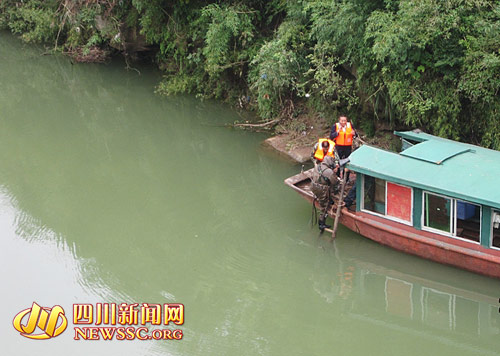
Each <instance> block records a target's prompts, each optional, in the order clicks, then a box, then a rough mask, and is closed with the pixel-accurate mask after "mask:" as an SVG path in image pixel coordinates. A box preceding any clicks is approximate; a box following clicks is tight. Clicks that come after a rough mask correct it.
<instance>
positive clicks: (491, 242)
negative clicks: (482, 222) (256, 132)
mask: <svg viewBox="0 0 500 356" xmlns="http://www.w3.org/2000/svg"><path fill="white" fill-rule="evenodd" d="M495 213H497V214H500V210H496V209H494V208H492V209H491V221H490V246H489V247H490V248H492V249H495V250H500V247H496V246H493V218H494V217H495Z"/></svg>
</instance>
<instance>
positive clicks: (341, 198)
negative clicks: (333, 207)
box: [330, 169, 347, 241]
mask: <svg viewBox="0 0 500 356" xmlns="http://www.w3.org/2000/svg"><path fill="white" fill-rule="evenodd" d="M346 180H347V172H346V170H345V169H344V175H343V176H342V183H341V186H340V194H339V200H338V201H337V212H336V213H335V221H334V223H333V229H332V239H331V240H330V241H333V240H334V239H335V236H336V235H337V227H338V225H339V218H340V211H341V209H342V203H343V202H344V189H345V183H346Z"/></svg>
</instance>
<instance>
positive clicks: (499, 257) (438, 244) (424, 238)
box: [285, 171, 500, 278]
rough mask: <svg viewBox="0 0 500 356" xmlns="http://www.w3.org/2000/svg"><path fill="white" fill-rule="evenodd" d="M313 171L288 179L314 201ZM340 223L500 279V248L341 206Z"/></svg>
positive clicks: (409, 250) (375, 238) (389, 243)
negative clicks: (485, 246)
mask: <svg viewBox="0 0 500 356" xmlns="http://www.w3.org/2000/svg"><path fill="white" fill-rule="evenodd" d="M310 177H311V172H310V171H306V172H302V173H300V174H297V175H295V176H293V177H290V178H288V179H286V180H285V184H287V185H288V186H290V187H291V188H292V189H294V190H295V191H296V192H298V193H299V194H300V195H301V196H302V197H304V198H305V199H306V200H308V201H309V202H312V201H313V199H314V195H313V194H312V193H311V191H310V190H309V189H308V188H309V187H308V183H309V184H310ZM339 221H340V223H341V224H342V225H344V226H345V227H347V228H349V229H350V230H352V231H354V232H356V233H358V234H360V235H361V236H364V237H366V238H369V239H371V240H373V241H375V242H378V243H380V244H382V245H386V246H389V247H391V248H393V249H396V250H399V251H403V252H406V253H409V254H412V255H415V256H419V257H423V258H425V259H428V260H432V261H435V262H438V263H443V264H447V265H451V266H455V267H458V268H461V269H465V270H469V271H471V272H474V273H478V274H482V275H486V276H489V277H494V278H500V251H499V250H495V249H488V248H484V247H483V246H481V245H479V244H476V243H473V242H468V241H464V240H461V239H457V238H451V237H448V236H443V235H439V234H435V233H431V232H427V231H422V230H417V229H415V228H413V227H412V226H408V225H405V224H401V223H398V222H396V221H392V220H388V219H385V218H382V217H379V216H375V215H372V214H369V213H365V212H361V211H358V212H351V211H349V210H348V209H346V208H342V214H341V216H340V220H339Z"/></svg>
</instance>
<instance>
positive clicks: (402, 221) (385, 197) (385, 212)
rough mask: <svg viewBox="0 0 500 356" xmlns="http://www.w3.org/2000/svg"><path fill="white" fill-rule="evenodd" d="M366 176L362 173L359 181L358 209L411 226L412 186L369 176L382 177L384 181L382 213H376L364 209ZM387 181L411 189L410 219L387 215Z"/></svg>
mask: <svg viewBox="0 0 500 356" xmlns="http://www.w3.org/2000/svg"><path fill="white" fill-rule="evenodd" d="M366 176H367V175H366V174H363V175H362V182H361V198H362V199H361V205H360V210H361V211H362V212H364V213H367V214H372V215H375V216H379V217H381V218H384V219H387V220H391V221H395V222H398V223H400V224H404V225H408V226H413V207H414V201H413V199H414V192H413V187H410V186H407V185H403V184H399V183H395V182H390V181H388V180H387V179H382V178H378V177H374V176H369V177H372V178H376V179H382V180H383V181H384V182H385V192H384V199H385V202H384V214H380V213H377V212H376V211H371V210H367V209H365V177H366ZM387 182H390V183H392V184H396V185H399V186H401V187H405V188H410V191H411V207H410V211H411V214H410V221H407V220H403V219H399V218H396V217H394V216H391V215H387Z"/></svg>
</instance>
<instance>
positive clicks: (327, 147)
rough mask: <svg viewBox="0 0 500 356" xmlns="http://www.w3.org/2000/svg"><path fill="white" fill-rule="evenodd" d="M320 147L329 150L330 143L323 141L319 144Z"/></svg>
mask: <svg viewBox="0 0 500 356" xmlns="http://www.w3.org/2000/svg"><path fill="white" fill-rule="evenodd" d="M321 147H323V148H326V149H329V148H330V143H329V142H328V141H323V142H322V143H321Z"/></svg>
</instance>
